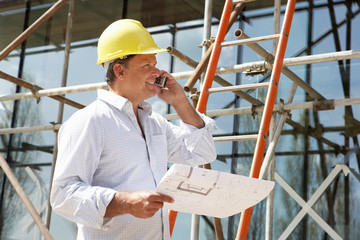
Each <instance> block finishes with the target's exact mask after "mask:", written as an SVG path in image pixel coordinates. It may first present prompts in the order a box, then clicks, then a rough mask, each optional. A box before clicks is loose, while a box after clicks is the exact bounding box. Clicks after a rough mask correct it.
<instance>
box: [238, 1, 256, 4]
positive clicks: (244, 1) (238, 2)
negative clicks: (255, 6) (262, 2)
mask: <svg viewBox="0 0 360 240" xmlns="http://www.w3.org/2000/svg"><path fill="white" fill-rule="evenodd" d="M254 1H255V0H232V4H238V3H247V2H254Z"/></svg>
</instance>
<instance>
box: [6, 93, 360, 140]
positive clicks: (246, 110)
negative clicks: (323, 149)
mask: <svg viewBox="0 0 360 240" xmlns="http://www.w3.org/2000/svg"><path fill="white" fill-rule="evenodd" d="M327 101H328V100H327ZM319 102H321V101H311V102H304V103H291V104H275V105H274V112H282V111H291V110H300V109H312V108H313V107H314V105H317V104H318V103H319ZM351 105H360V98H345V99H336V100H333V106H334V107H340V106H351ZM262 110H263V107H262V106H260V107H255V108H252V107H242V108H231V109H218V110H209V111H207V112H206V115H207V116H209V117H216V116H225V115H240V114H252V113H253V112H257V113H259V112H262ZM163 116H164V117H165V118H166V119H167V120H177V119H179V116H178V115H177V114H166V115H163ZM59 128H60V124H54V125H46V126H37V127H18V128H2V129H0V135H2V134H11V133H21V132H38V131H49V130H50V131H57V130H59Z"/></svg>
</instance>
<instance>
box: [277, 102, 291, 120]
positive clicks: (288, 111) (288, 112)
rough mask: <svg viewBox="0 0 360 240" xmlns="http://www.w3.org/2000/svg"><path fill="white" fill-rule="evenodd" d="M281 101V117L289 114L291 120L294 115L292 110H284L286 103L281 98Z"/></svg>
mask: <svg viewBox="0 0 360 240" xmlns="http://www.w3.org/2000/svg"><path fill="white" fill-rule="evenodd" d="M279 101H280V107H279V114H281V115H282V114H287V116H288V118H290V119H291V117H292V115H291V113H290V110H285V109H284V103H285V101H284V99H282V98H280V100H279Z"/></svg>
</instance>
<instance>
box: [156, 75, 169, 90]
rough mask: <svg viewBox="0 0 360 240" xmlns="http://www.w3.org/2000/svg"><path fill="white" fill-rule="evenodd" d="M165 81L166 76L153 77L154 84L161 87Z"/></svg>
mask: <svg viewBox="0 0 360 240" xmlns="http://www.w3.org/2000/svg"><path fill="white" fill-rule="evenodd" d="M166 81H167V77H164V76H159V77H157V78H155V82H154V84H155V85H157V86H159V87H162V88H163V87H165V85H166Z"/></svg>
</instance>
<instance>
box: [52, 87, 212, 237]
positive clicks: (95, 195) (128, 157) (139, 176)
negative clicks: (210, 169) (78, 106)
mask: <svg viewBox="0 0 360 240" xmlns="http://www.w3.org/2000/svg"><path fill="white" fill-rule="evenodd" d="M138 115H139V121H140V124H141V126H142V129H143V131H144V135H145V139H144V137H143V134H142V132H141V129H140V126H139V125H138V122H137V119H136V116H135V114H134V112H133V108H132V104H131V102H130V101H128V100H127V99H125V98H123V97H121V96H118V95H116V94H114V93H111V92H108V91H105V90H98V99H97V100H96V101H94V102H93V103H91V104H90V105H89V106H87V107H86V108H84V109H82V110H79V111H78V112H76V113H75V114H74V115H73V116H72V117H71V118H70V119H69V120H68V121H67V122H65V123H64V124H63V125H62V127H61V129H60V132H59V143H58V144H59V145H58V146H59V148H58V149H59V152H58V158H57V163H56V169H55V175H54V181H53V187H52V193H51V199H50V200H51V204H52V207H53V209H54V211H55V212H57V213H58V214H60V215H62V216H63V217H65V218H67V219H69V220H71V221H74V222H76V223H77V225H78V239H86V240H91V239H97V240H98V239H109V240H110V239H111V240H114V239H134V240H139V239H151V240H158V239H169V238H170V236H169V221H168V214H167V210H165V209H162V210H161V211H158V212H157V213H156V214H155V215H154V216H153V217H151V218H148V219H140V218H135V217H133V216H132V215H130V214H124V215H119V216H116V217H113V218H104V215H105V211H106V207H107V206H108V204H109V203H110V201H111V200H112V199H113V197H114V194H115V193H116V192H117V191H122V192H135V191H141V190H155V188H156V186H157V184H158V183H159V181H160V180H161V178H162V176H163V175H164V174H165V172H166V170H167V162H168V161H169V162H174V163H175V162H176V163H180V164H187V165H191V166H195V165H200V164H204V163H207V162H211V161H213V160H215V158H216V151H215V146H214V142H213V139H212V134H211V132H210V131H212V130H215V129H216V125H215V123H214V121H213V120H212V119H210V118H208V117H206V116H204V115H200V116H201V117H202V119H203V121H204V122H205V127H204V128H201V129H197V128H196V127H194V126H191V125H187V124H184V123H181V124H180V126H175V125H173V124H171V123H169V122H168V121H166V119H164V118H163V117H162V116H161V115H159V114H156V113H153V112H152V111H151V105H150V104H149V103H147V102H142V103H141V104H140V105H139V109H138Z"/></svg>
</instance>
